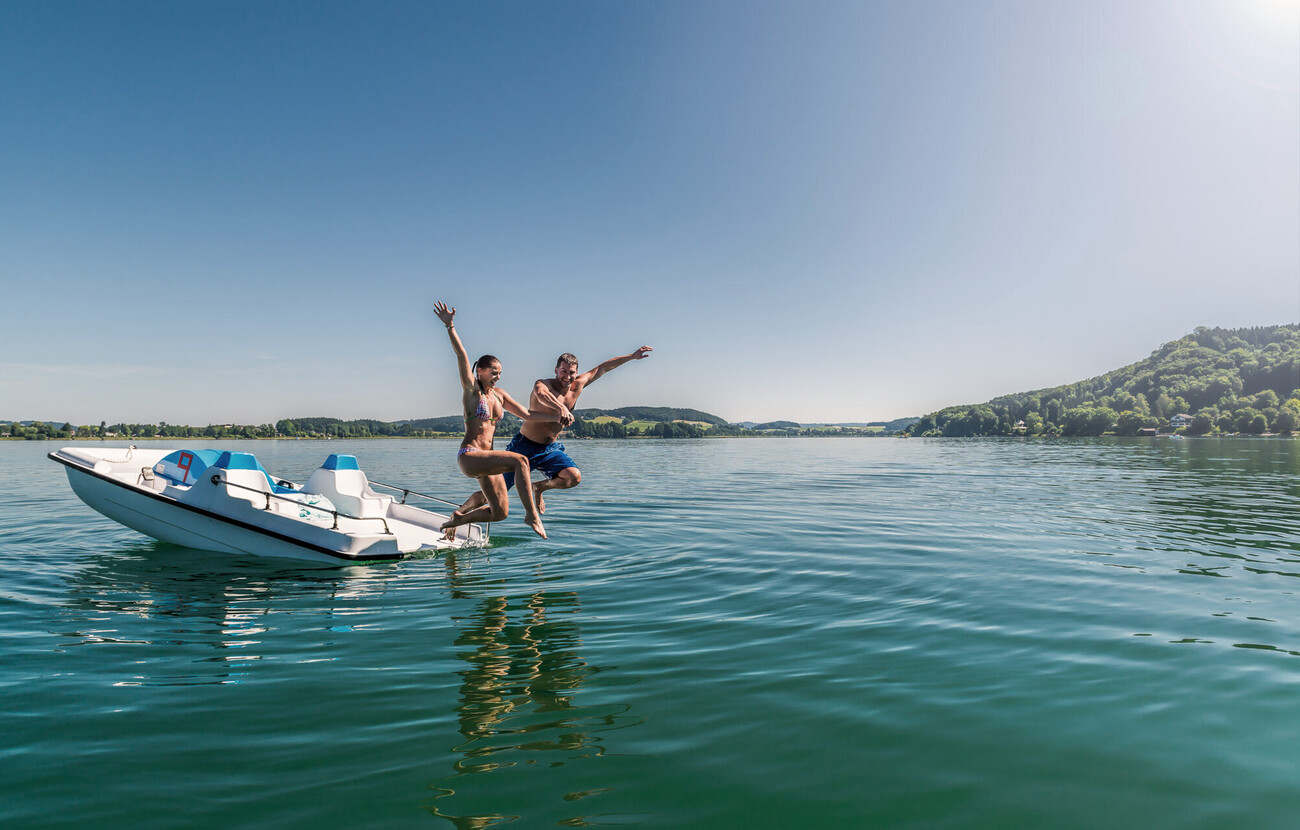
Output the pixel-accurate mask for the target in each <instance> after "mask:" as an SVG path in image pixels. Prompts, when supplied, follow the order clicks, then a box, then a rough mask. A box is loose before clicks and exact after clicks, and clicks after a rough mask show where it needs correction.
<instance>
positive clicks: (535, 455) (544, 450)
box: [506, 433, 578, 490]
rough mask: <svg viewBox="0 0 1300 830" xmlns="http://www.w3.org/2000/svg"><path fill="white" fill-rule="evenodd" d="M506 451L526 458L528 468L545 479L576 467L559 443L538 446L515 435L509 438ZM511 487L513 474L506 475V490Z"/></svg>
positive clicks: (518, 434) (513, 478)
mask: <svg viewBox="0 0 1300 830" xmlns="http://www.w3.org/2000/svg"><path fill="white" fill-rule="evenodd" d="M506 450H507V451H509V452H517V453H519V454H520V455H522V456H523V457H524V458H527V459H528V466H529V467H531V468H532V469H534V470H541V471H542V472H543V473H544V474H545V475H546V477H547V478H555V477H556V476H557V475H559V473H560V470H563V469H564V468H566V467H576V466H578V465H577V464H575V463H573V459H572V458H569V456H567V455H565V454H564V445H563V444H561V443H560V442H558V441H555V442H553V443H550V444H538V443H537V442H536V441H529V440H528V439H527V438H525V437H524V436H523V433H517V434H516V435H515V437H514V438H511V439H510V444H509V445H508V446H507V447H506ZM513 486H515V474H514V473H506V489H507V490H509V489H510V488H511V487H513Z"/></svg>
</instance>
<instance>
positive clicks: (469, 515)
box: [434, 302, 560, 539]
mask: <svg viewBox="0 0 1300 830" xmlns="http://www.w3.org/2000/svg"><path fill="white" fill-rule="evenodd" d="M434 313H435V314H437V315H438V319H439V320H441V321H442V324H443V325H444V326H446V327H447V336H448V337H450V338H451V348H452V349H453V350H454V351H455V352H456V360H457V361H458V363H459V365H460V386H461V405H462V407H463V408H464V411H465V440H463V441H461V442H460V451H459V452H457V453H456V464H457V465H458V466H459V467H460V471H461V472H462V473H464V474H465V475H467V476H469V477H470V478H474V479H478V486H479V489H481V490H482V491H483V496H484V497H485V498H486V499H487V504H485V505H483V506H481V507H476V508H474V509H473V510H468V511H466V512H463V513H462V512H461V511H460V510H457V511H456V512H454V513H452V514H451V519H449V520H448V521H447V522H445V523H444V524H443V525H442V529H443V530H446V531H453V529H454V528H456V527H458V526H459V525H463V524H469V523H471V522H499V521H501V520H502V519H504V518H505V517H506V516H507V515H508V514H509V512H510V504H509V494H508V492H507V491H506V482H505V479H504V478H502V474H504V473H514V475H515V480H516V481H528V480H529V478H528V474H529V468H528V459H526V458H524V457H523V456H522V455H520V454H519V453H514V452H506V451H504V450H494V449H492V439H493V438H494V437H495V436H496V431H497V420H498V419H500V418H501V415H502V413H503V412H504V411H505V410H509V411H510V412H511V413H513V414H515V415H518V416H519V417H520V418H523V419H525V420H528V419H532V420H550V421H556V420H559V418H560V416H559V415H549V414H538V415H530V414H529V412H528V410H527V409H524V408H523V407H522V406H520V405H519V403H518V401H516V400H515V399H514V398H512V397H510V395H509V394H507V393H506V391H505V390H504V389H498V388H497V381H498V380H500V379H501V361H499V360H497V359H496V358H495V357H493V356H492V355H490V354H485V355H483V356H482V357H480V358H479V359H478V360H476V361H475V362H474V365H473V366H470V363H469V355H468V354H466V353H465V346H464V345H463V344H462V343H461V342H460V336H459V335H458V334H456V325H455V322H454V320H455V317H456V309H454V308H447V306H446V304H445V303H442V302H438V303H436V304H435V305H434ZM518 490H519V500H520V501H521V502H523V505H524V524H526V525H528V526H529V527H531V528H532V529H533V532H534V533H536V534H537V535H538V536H541V537H542V538H543V539H545V538H546V529H545V528H543V527H542V520H541V518H540V517H539V516H538V514H537V505H536V503H535V502H534V500H533V488H531V487H520V488H518ZM453 532H454V531H453Z"/></svg>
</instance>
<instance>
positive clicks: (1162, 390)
mask: <svg viewBox="0 0 1300 830" xmlns="http://www.w3.org/2000/svg"><path fill="white" fill-rule="evenodd" d="M1178 416H1189V417H1186V418H1179V417H1178ZM1185 420H1186V421H1189V422H1190V423H1189V424H1188V425H1186V426H1184V425H1183V421H1185ZM1298 427H1300V325H1285V326H1258V327H1255V328H1249V329H1210V328H1204V327H1202V328H1198V329H1197V330H1196V331H1194V332H1192V333H1191V334H1189V335H1187V336H1185V337H1183V338H1180V339H1178V340H1175V341H1173V342H1171V343H1166V344H1164V345H1163V346H1161V347H1160V348H1159V349H1156V350H1155V351H1154V352H1152V353H1151V356H1150V357H1148V358H1146V359H1145V360H1141V361H1139V362H1137V363H1134V364H1132V365H1129V366H1125V367H1123V368H1122V369H1116V370H1114V371H1112V372H1108V373H1106V374H1104V375H1101V376H1099V377H1095V378H1090V379H1088V380H1084V381H1080V382H1078V383H1072V384H1069V385H1066V386H1057V387H1054V388H1052V389H1039V390H1036V391H1033V392H1021V393H1018V394H1015V395H1005V396H1003V397H999V398H994V399H993V400H991V401H988V402H987V403H982V404H974V405H966V406H952V407H948V408H946V409H941V410H939V411H938V412H932V413H930V414H928V415H926V416H924V417H923V418H921V420H920V421H918V422H917V423H915V424H913V425H912V426H911V427H910V428H909V429H908V430H907V434H909V435H937V436H952V437H957V436H976V435H1025V434H1027V435H1102V434H1105V433H1113V434H1116V435H1137V434H1139V431H1141V430H1151V429H1158V430H1161V431H1170V430H1177V431H1180V432H1182V431H1185V432H1187V433H1188V434H1191V435H1208V434H1224V433H1247V434H1255V435H1258V434H1261V433H1265V432H1280V433H1292V432H1294V431H1296V430H1297V428H1298Z"/></svg>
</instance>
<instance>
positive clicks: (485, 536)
mask: <svg viewBox="0 0 1300 830" xmlns="http://www.w3.org/2000/svg"><path fill="white" fill-rule="evenodd" d="M370 484H371V485H372V486H376V487H386V488H388V489H389V490H396V491H398V492H399V493H401V494H402V498H401V499H399V500H398V504H406V500H407V498H408V497H410V496H419V497H420V498H422V499H428V500H429V501H436V502H438V503H439V504H445V505H448V506H450V507H452V508H458V507H460V505H459V504H456V502H454V501H447V500H446V499H440V498H438V497H437V496H430V495H429V494H428V493H418V492H416V491H415V490H412V489H410V488H409V487H399V486H397V485H396V484H385V483H384V482H382V481H374V480H373V479H372V480H371V481H370ZM487 539H488V523H487V522H484V523H483V541H485V542H486V541H487Z"/></svg>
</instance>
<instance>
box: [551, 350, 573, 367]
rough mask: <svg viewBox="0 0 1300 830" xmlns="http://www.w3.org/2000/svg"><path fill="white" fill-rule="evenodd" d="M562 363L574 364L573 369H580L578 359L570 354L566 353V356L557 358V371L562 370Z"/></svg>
mask: <svg viewBox="0 0 1300 830" xmlns="http://www.w3.org/2000/svg"><path fill="white" fill-rule="evenodd" d="M561 363H571V364H573V368H575V369H576V368H578V358H576V357H574V356H573V355H571V354H569V353H568V352H565V353H564V354H562V355H560V356H559V357H557V358H555V368H557V369H558V368H560V364H561Z"/></svg>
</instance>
